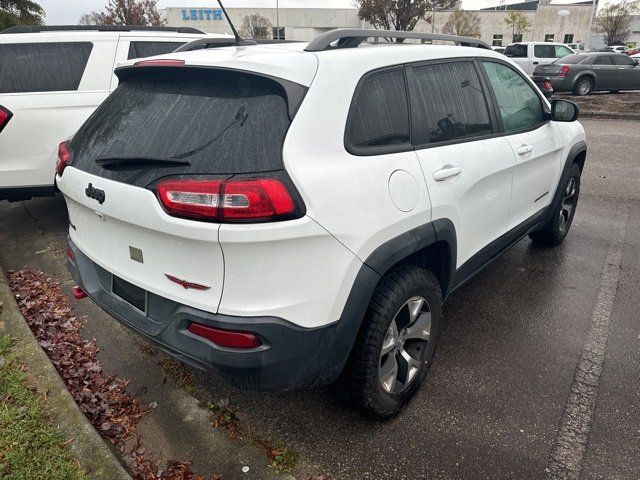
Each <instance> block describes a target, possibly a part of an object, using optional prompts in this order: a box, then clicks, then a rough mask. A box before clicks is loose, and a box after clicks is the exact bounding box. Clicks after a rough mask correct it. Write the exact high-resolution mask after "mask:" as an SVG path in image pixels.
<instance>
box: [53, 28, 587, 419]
mask: <svg viewBox="0 0 640 480" xmlns="http://www.w3.org/2000/svg"><path fill="white" fill-rule="evenodd" d="M394 37H397V38H409V39H419V40H441V39H442V38H444V37H443V36H442V35H433V34H418V33H413V32H391V31H380V30H371V31H367V30H350V29H346V30H332V31H329V32H327V33H325V34H323V35H320V36H319V37H317V38H315V39H314V40H313V41H312V42H310V43H308V44H307V43H287V44H282V45H257V46H248V47H242V49H239V48H235V47H225V48H211V49H207V50H199V51H186V52H175V53H172V54H170V55H164V56H162V57H156V58H154V59H149V60H142V61H138V60H134V61H128V62H126V63H124V64H123V65H122V66H120V67H119V68H117V69H116V75H117V76H118V78H119V80H120V84H119V85H118V88H117V89H116V90H115V92H114V93H112V94H111V95H110V96H109V98H108V99H107V100H106V101H105V102H104V103H103V104H102V105H101V106H100V107H99V108H98V109H97V110H96V111H95V112H94V114H93V115H92V116H91V117H90V118H89V119H88V120H87V121H86V122H85V123H84V125H82V127H81V128H80V129H79V131H78V132H77V133H76V134H75V135H74V136H73V138H72V139H71V141H69V142H63V143H62V144H61V145H60V149H59V151H60V158H59V162H58V165H57V176H56V181H57V183H58V185H59V188H60V190H61V192H62V193H63V195H64V198H65V200H66V204H67V207H68V211H69V225H70V228H69V249H68V252H67V256H68V266H69V269H70V271H71V274H72V276H73V278H74V279H75V281H76V282H77V284H78V286H77V287H76V289H75V292H76V294H77V296H78V297H82V296H84V295H85V294H88V295H89V296H90V297H91V298H93V300H94V301H95V302H96V303H97V304H98V305H100V306H101V307H102V308H104V309H105V310H106V311H107V312H109V313H110V314H111V315H113V316H114V317H115V318H117V319H118V320H120V321H121V322H122V323H124V324H125V325H127V326H128V327H130V328H132V329H133V330H135V331H136V332H138V333H140V334H141V335H144V336H145V337H147V338H148V339H150V340H152V341H154V342H156V343H157V344H159V345H160V346H161V348H163V349H164V350H166V351H168V352H169V353H171V354H172V355H174V356H176V357H177V358H179V359H181V360H182V361H184V362H187V363H189V364H191V365H194V366H197V367H200V368H204V369H208V370H210V371H212V372H214V373H215V374H217V375H219V376H221V377H223V378H225V379H227V380H228V381H230V382H232V383H233V384H235V385H237V386H239V387H241V388H250V389H258V390H275V391H278V390H287V389H290V388H294V387H300V386H304V385H315V384H324V383H330V382H333V381H335V380H336V379H338V378H339V377H340V378H341V380H342V385H343V388H345V389H346V392H347V396H348V397H349V398H350V399H351V401H352V402H353V404H354V405H355V406H357V407H359V408H361V409H362V410H364V411H365V412H367V413H368V414H370V415H373V416H377V417H388V416H390V415H393V414H395V413H396V412H398V411H399V410H400V409H401V408H402V406H403V405H404V404H406V403H407V402H408V400H409V399H410V398H411V397H412V396H413V395H414V394H415V392H416V391H417V390H418V388H419V387H420V384H421V383H422V382H423V380H424V378H425V375H426V373H427V369H428V367H429V364H430V363H431V361H432V359H433V356H434V352H435V348H436V344H437V342H438V339H439V337H440V332H441V322H442V302H443V300H444V299H446V298H447V296H448V295H449V294H450V293H451V292H452V291H453V290H455V289H456V288H458V287H459V286H460V285H462V284H463V283H464V282H466V281H467V280H468V279H469V278H471V277H472V276H473V275H474V274H475V273H477V272H478V271H479V270H480V269H481V268H482V267H483V266H485V265H486V264H487V263H488V262H490V261H491V260H492V259H493V258H495V257H496V256H497V255H498V254H499V253H501V252H503V251H504V250H506V249H507V248H508V247H510V246H511V245H513V244H515V243H516V242H517V241H518V240H519V239H521V238H522V237H523V236H526V235H527V234H529V235H530V237H531V238H532V239H533V240H534V241H536V242H537V243H540V244H542V245H557V244H559V243H561V242H562V241H563V239H564V238H565V236H566V235H567V232H568V230H569V228H570V226H571V222H572V219H573V216H574V213H575V209H576V205H577V202H578V196H579V192H580V174H581V171H582V168H583V166H584V162H585V156H586V144H585V134H584V129H583V128H582V126H581V125H580V124H579V123H577V122H575V120H576V118H577V116H578V113H579V110H578V108H577V106H576V105H575V104H574V103H571V102H568V101H564V100H555V101H553V102H552V103H551V104H550V103H549V102H548V101H547V100H546V99H545V98H544V97H543V96H542V94H541V93H540V91H539V90H538V89H537V88H536V87H535V85H534V84H533V83H532V81H531V80H530V79H529V78H528V77H527V76H526V75H524V74H523V73H522V71H521V69H520V68H518V67H517V66H516V65H515V64H514V63H513V62H511V61H509V60H508V59H507V58H505V57H504V56H502V55H500V54H498V53H495V52H493V51H492V50H491V49H490V48H489V46H488V45H487V44H486V43H484V42H482V41H481V40H477V39H471V38H462V37H457V38H455V40H456V42H457V43H460V44H465V45H467V46H464V47H463V46H459V47H451V46H446V45H435V44H433V45H401V44H394V46H387V45H385V44H384V43H379V44H377V45H371V46H369V47H368V48H358V46H359V45H360V44H362V43H363V42H364V41H366V40H367V39H369V38H375V39H380V40H383V39H385V38H394ZM446 38H449V39H451V37H446ZM472 45H474V46H475V47H473V46H472ZM476 47H480V48H476ZM240 52H241V53H242V54H241V55H240ZM409 105H411V108H409Z"/></svg>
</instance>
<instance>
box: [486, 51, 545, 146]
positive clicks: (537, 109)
mask: <svg viewBox="0 0 640 480" xmlns="http://www.w3.org/2000/svg"><path fill="white" fill-rule="evenodd" d="M482 64H483V65H484V68H485V70H486V72H487V76H488V77H489V82H490V83H491V86H492V88H493V91H494V93H495V97H496V100H497V102H498V106H499V108H500V115H501V116H502V123H503V124H504V129H505V131H506V132H507V133H511V132H518V131H523V130H530V129H533V128H535V127H536V126H538V125H540V124H541V123H542V122H543V121H544V115H543V110H542V101H541V100H540V97H539V96H538V94H537V93H536V92H535V90H534V89H533V87H532V86H531V85H529V83H528V82H527V81H526V80H525V79H524V78H522V77H521V76H520V75H519V74H518V72H516V71H515V70H514V69H512V68H511V67H508V66H506V65H504V64H502V63H497V62H482Z"/></svg>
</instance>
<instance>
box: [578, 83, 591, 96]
mask: <svg viewBox="0 0 640 480" xmlns="http://www.w3.org/2000/svg"><path fill="white" fill-rule="evenodd" d="M590 91H591V82H589V80H582V81H581V82H580V83H579V84H578V93H579V94H580V95H586V94H587V93H589V92H590Z"/></svg>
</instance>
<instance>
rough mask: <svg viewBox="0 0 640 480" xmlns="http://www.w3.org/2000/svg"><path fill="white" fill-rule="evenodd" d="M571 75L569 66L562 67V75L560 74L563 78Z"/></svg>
mask: <svg viewBox="0 0 640 480" xmlns="http://www.w3.org/2000/svg"><path fill="white" fill-rule="evenodd" d="M568 73H569V67H568V66H567V65H562V66H561V67H560V73H559V74H558V75H559V76H560V77H561V78H565V77H566V76H567V74H568Z"/></svg>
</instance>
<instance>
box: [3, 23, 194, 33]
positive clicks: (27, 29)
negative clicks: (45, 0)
mask: <svg viewBox="0 0 640 480" xmlns="http://www.w3.org/2000/svg"><path fill="white" fill-rule="evenodd" d="M70 31H98V32H137V31H143V32H147V31H150V32H176V33H198V34H204V32H203V31H201V30H198V29H197V28H192V27H148V26H144V25H16V26H14V27H9V28H6V29H4V30H2V31H1V32H0V33H41V32H70Z"/></svg>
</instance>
